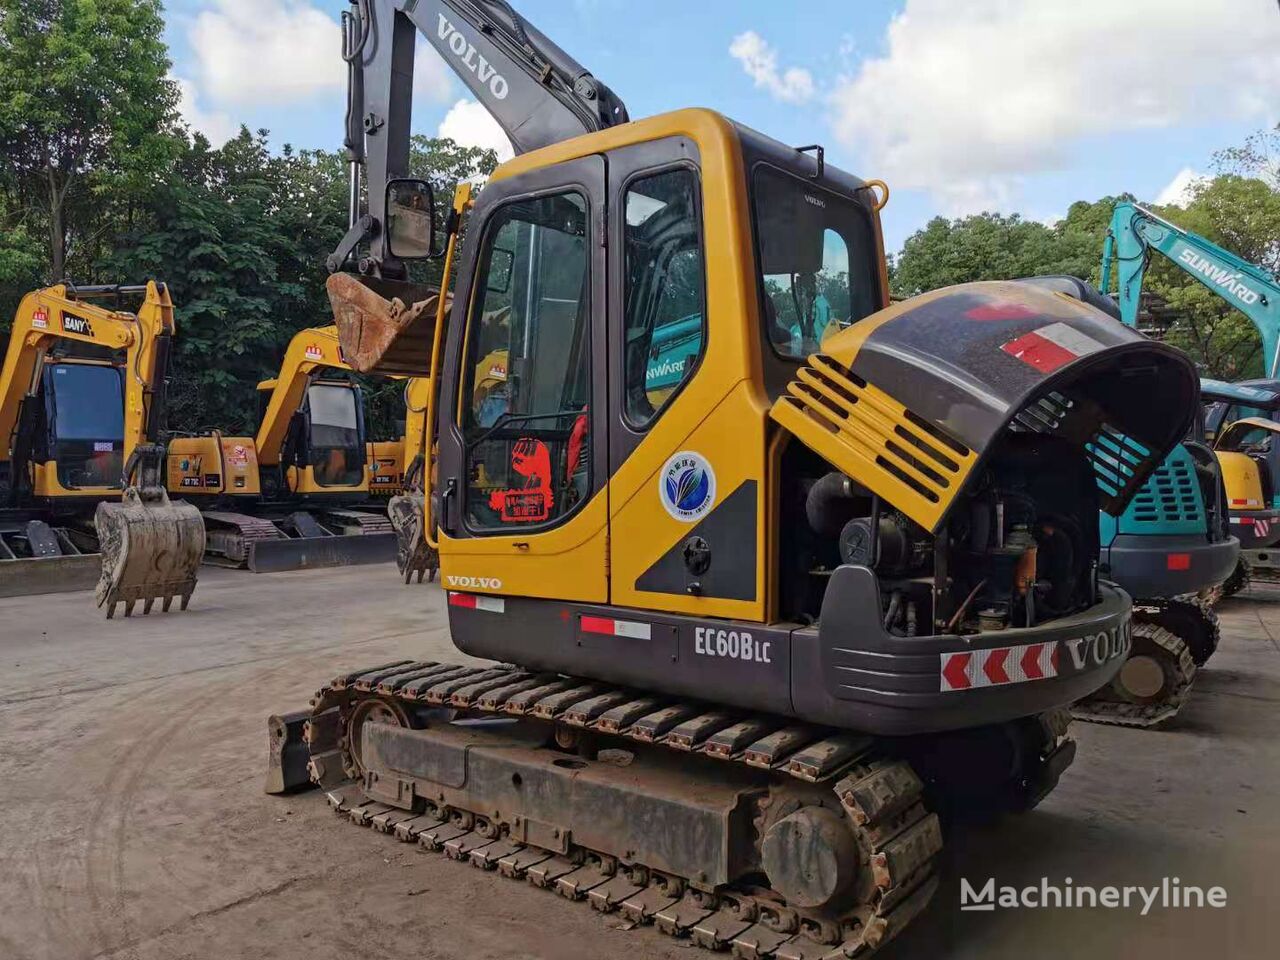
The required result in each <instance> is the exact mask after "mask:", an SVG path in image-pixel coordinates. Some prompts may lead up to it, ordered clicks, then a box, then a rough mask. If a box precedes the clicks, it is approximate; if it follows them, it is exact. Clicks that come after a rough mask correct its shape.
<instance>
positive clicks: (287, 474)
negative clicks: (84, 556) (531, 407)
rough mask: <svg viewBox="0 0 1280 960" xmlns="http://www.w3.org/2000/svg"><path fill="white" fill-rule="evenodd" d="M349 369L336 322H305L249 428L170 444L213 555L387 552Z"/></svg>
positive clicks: (173, 479) (258, 561)
mask: <svg viewBox="0 0 1280 960" xmlns="http://www.w3.org/2000/svg"><path fill="white" fill-rule="evenodd" d="M350 371H351V367H350V366H349V365H348V364H347V362H346V361H345V360H344V359H343V356H342V352H341V349H340V346H339V343H338V336H337V331H336V330H335V329H334V328H333V327H331V326H330V327H316V328H312V329H308V330H302V331H300V332H299V333H297V334H296V335H295V336H294V337H293V339H292V340H291V341H290V343H289V347H288V349H287V350H286V352H285V356H284V359H283V361H282V362H281V364H280V371H279V374H278V375H277V377H276V378H275V379H272V380H264V381H262V382H261V383H260V384H258V398H259V408H260V417H259V426H258V432H257V435H256V436H254V437H229V436H224V435H222V434H221V433H218V432H214V433H211V434H205V435H201V436H193V437H177V438H175V439H174V440H173V441H172V442H171V443H170V444H169V454H168V464H167V478H166V483H167V485H168V488H169V490H170V491H172V492H175V493H177V492H180V493H181V494H182V495H183V496H185V497H188V498H189V499H191V500H192V501H193V502H195V503H197V504H199V505H200V506H201V507H202V508H203V515H204V522H205V525H206V527H207V528H208V545H207V548H206V550H207V556H208V559H209V560H210V562H213V563H218V564H225V565H231V566H239V567H248V568H249V569H250V570H253V571H254V572H258V573H262V572H272V571H279V570H298V569H309V568H313V567H328V566H345V565H348V564H357V563H380V562H385V561H388V560H391V559H393V558H394V557H395V551H396V540H395V534H394V532H393V530H392V528H391V524H390V522H389V520H388V519H387V516H386V513H385V512H384V511H383V510H382V509H380V505H379V504H377V503H372V504H371V503H369V497H370V485H371V471H370V470H369V444H368V441H367V440H366V437H365V427H364V403H363V399H362V395H361V391H360V387H359V385H358V384H357V383H356V382H355V381H354V380H352V379H351V376H350ZM366 506H367V507H369V509H361V508H362V507H366Z"/></svg>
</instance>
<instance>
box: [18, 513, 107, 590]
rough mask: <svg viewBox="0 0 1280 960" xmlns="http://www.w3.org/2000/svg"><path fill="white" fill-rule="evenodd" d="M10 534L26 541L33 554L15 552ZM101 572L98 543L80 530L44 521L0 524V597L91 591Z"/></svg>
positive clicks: (28, 549) (28, 550) (29, 550)
mask: <svg viewBox="0 0 1280 960" xmlns="http://www.w3.org/2000/svg"><path fill="white" fill-rule="evenodd" d="M6 534H8V535H9V536H12V537H14V538H15V539H16V540H18V541H23V540H25V542H26V544H27V545H28V547H27V552H29V554H30V555H29V556H28V555H27V553H26V552H21V551H15V550H14V549H13V548H12V545H11V544H10V543H9V542H6ZM101 571H102V557H101V556H100V555H99V554H98V553H97V550H96V545H94V544H92V543H89V542H87V536H86V535H84V534H81V533H80V532H79V531H76V530H73V529H70V528H63V527H51V526H50V525H49V524H48V523H47V522H45V521H43V520H27V521H25V522H23V521H21V520H19V521H18V522H17V523H16V524H10V525H7V526H4V527H0V597H25V596H30V595H32V594H41V593H66V592H69V591H72V590H91V589H93V586H94V585H95V584H96V583H97V582H98V576H99V574H100V573H101Z"/></svg>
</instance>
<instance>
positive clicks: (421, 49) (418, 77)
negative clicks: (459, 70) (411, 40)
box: [413, 37, 453, 103]
mask: <svg viewBox="0 0 1280 960" xmlns="http://www.w3.org/2000/svg"><path fill="white" fill-rule="evenodd" d="M452 94H453V68H452V67H450V66H449V65H448V64H447V63H445V62H444V57H442V56H440V54H438V53H437V52H436V48H435V47H433V46H431V44H429V43H427V41H426V40H424V39H423V38H422V37H418V46H417V48H416V49H415V51H414V54H413V95H414V100H415V101H416V102H417V103H421V102H422V100H423V98H426V99H429V100H434V101H435V102H436V103H448V102H449V97H450V96H452Z"/></svg>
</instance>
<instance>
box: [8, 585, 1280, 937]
mask: <svg viewBox="0 0 1280 960" xmlns="http://www.w3.org/2000/svg"><path fill="white" fill-rule="evenodd" d="M441 601H442V594H441V592H440V590H439V589H438V588H437V587H435V586H413V587H407V586H404V585H402V584H400V583H399V581H398V580H397V578H396V576H395V571H394V568H391V567H389V566H374V567H360V568H350V569H342V570H331V571H315V572H309V573H288V574H275V575H258V576H255V575H251V574H248V573H238V572H234V571H225V570H207V571H206V572H205V573H204V574H203V578H202V582H201V584H200V587H199V589H198V591H197V593H196V597H195V600H194V601H193V603H192V607H191V609H190V610H189V611H187V612H186V613H182V614H169V615H163V614H158V613H157V614H152V615H151V616H150V617H146V618H134V619H133V620H122V619H117V620H114V621H111V622H107V621H105V620H103V619H102V618H101V614H100V613H99V612H98V611H97V610H96V609H95V608H94V607H93V604H92V601H91V599H90V597H89V595H88V594H83V593H71V594H59V595H51V596H44V597H22V598H11V599H4V600H0V801H3V805H2V806H0V814H2V815H0V865H2V866H0V958H5V960H19V958H33V960H35V958H39V960H44V958H50V960H67V958H80V957H104V958H105V957H110V958H121V960H124V958H128V960H144V958H164V960H174V958H187V957H190V958H202V960H203V958H223V957H226V958H238V957H244V958H252V960H266V958H293V957H300V958H315V960H327V958H334V960H337V958H342V960H351V958H362V957H379V958H381V957H410V956H413V957H425V958H468V960H477V958H489V957H494V958H497V957H503V958H506V957H513V958H514V957H519V958H525V957H527V958H546V960H552V958H555V960H578V958H581V960H587V958H612V957H618V956H622V955H627V956H632V957H644V958H654V960H658V958H672V957H679V958H688V957H690V956H692V955H693V953H692V952H691V950H690V948H689V946H688V945H687V943H684V942H681V941H672V940H669V939H667V938H666V937H663V936H662V935H660V934H658V933H656V932H655V931H653V930H652V929H648V928H637V929H632V930H625V929H622V927H624V926H625V925H624V924H622V923H621V922H620V921H619V919H618V918H617V917H613V916H610V917H606V916H602V915H600V914H598V913H595V912H594V911H592V910H590V909H589V908H587V907H586V906H585V905H584V904H573V903H570V902H568V901H566V900H563V899H560V898H558V897H556V896H554V895H553V894H550V893H547V892H545V891H541V890H537V889H534V888H533V887H531V886H529V885H527V884H522V883H516V882H513V881H510V880H505V879H502V878H500V877H496V876H493V875H491V874H485V873H481V872H480V871H478V870H474V869H472V868H470V867H467V866H464V865H461V864H457V863H454V862H451V861H448V860H445V859H444V858H443V857H440V856H438V855H432V854H425V853H420V852H419V851H418V850H417V849H416V848H414V847H411V846H409V845H403V844H398V843H396V842H394V841H393V840H390V839H389V838H386V837H383V836H380V835H378V834H374V833H372V832H370V831H367V830H360V829H357V828H355V827H352V826H350V825H348V824H346V823H344V822H342V821H340V820H339V819H338V818H336V817H335V816H333V814H331V813H330V812H329V810H328V808H327V806H326V805H325V803H324V800H323V798H322V797H321V796H320V795H319V794H317V793H308V794H302V795H298V796H294V797H289V798H284V799H281V798H276V797H268V796H265V795H264V794H263V793H262V789H261V786H262V775H263V766H264V761H265V747H266V730H265V723H264V719H265V717H266V715H267V714H268V713H269V712H271V711H274V710H279V709H288V708H294V707H298V706H301V705H304V704H305V702H306V700H307V697H308V696H309V694H310V693H311V692H312V691H313V690H314V689H315V688H316V687H317V686H318V685H319V684H321V683H322V682H324V681H326V680H328V679H329V678H330V677H331V676H332V675H334V674H336V673H338V672H341V671H344V670H347V669H350V668H353V667H358V666H361V665H367V664H376V663H380V662H383V661H386V660H391V659H397V658H400V657H422V658H427V657H451V658H452V657H456V656H457V655H456V654H455V653H454V652H453V650H452V648H451V646H450V645H449V642H448V637H447V633H446V629H445V625H444V617H443V612H442V605H441ZM1222 615H1223V621H1224V631H1223V641H1222V648H1221V650H1220V651H1219V653H1218V654H1217V656H1216V657H1215V658H1214V660H1213V661H1212V663H1211V664H1210V666H1209V668H1208V669H1206V670H1205V671H1204V672H1203V673H1202V674H1201V676H1200V678H1199V680H1198V682H1197V686H1196V690H1195V693H1194V695H1193V697H1192V700H1191V702H1190V704H1189V705H1188V706H1187V707H1186V709H1185V710H1184V711H1183V713H1182V715H1181V716H1180V717H1179V718H1178V719H1177V720H1176V721H1175V722H1174V723H1173V724H1171V725H1170V726H1169V727H1168V728H1166V729H1163V730H1159V731H1137V730H1126V729H1120V728H1108V727H1096V726H1085V725H1082V724H1077V725H1076V727H1075V731H1076V735H1077V737H1078V739H1079V740H1080V751H1079V755H1078V758H1077V760H1076V763H1075V766H1074V767H1073V768H1072V769H1071V770H1070V771H1069V773H1068V774H1067V776H1066V777H1065V778H1064V779H1063V782H1062V784H1061V786H1060V787H1059V789H1058V790H1057V791H1056V792H1055V793H1054V794H1053V795H1052V796H1051V797H1050V798H1049V799H1048V800H1046V801H1045V803H1044V804H1043V805H1042V806H1041V807H1040V808H1039V809H1037V810H1036V811H1034V812H1033V813H1031V814H1028V815H1026V816H1023V817H1020V818H1017V819H1015V820H1011V821H1004V822H1002V823H1001V824H999V825H994V826H988V827H984V828H980V829H979V828H970V829H968V830H966V831H965V832H963V833H961V834H959V835H958V836H955V837H953V838H951V841H950V843H949V851H950V852H949V854H948V859H947V865H946V872H945V875H944V878H943V883H942V887H941V889H940V890H939V893H938V895H937V896H936V898H935V899H934V901H933V904H932V906H931V907H930V909H929V911H928V912H927V913H926V914H925V915H924V916H923V917H922V918H921V919H920V920H918V921H917V922H916V924H915V925H914V926H913V927H912V928H911V929H910V930H909V931H908V932H907V933H906V934H905V935H904V936H903V937H902V938H901V939H900V940H899V941H897V942H895V943H894V944H893V945H892V946H891V947H890V948H888V949H886V950H885V951H884V952H883V953H882V954H881V956H884V957H888V958H906V957H930V958H944V957H946V958H960V957H974V958H977V957H982V958H993V957H1010V958H1013V957H1027V956H1034V957H1049V958H1058V957H1063V958H1074V957H1087V958H1090V960H1097V958H1101V957H1116V956H1125V957H1129V958H1146V957H1161V958H1164V960H1183V958H1186V960H1203V958H1205V957H1209V958H1215V960H1216V958H1217V957H1229V958H1232V960H1235V958H1242V957H1263V956H1275V955H1276V949H1277V948H1276V943H1277V942H1278V940H1280V911H1277V909H1276V907H1277V900H1276V895H1275V890H1276V889H1277V887H1276V875H1277V872H1280V804H1278V803H1277V797H1278V796H1280V740H1278V738H1277V734H1278V732H1280V729H1278V728H1280V724H1277V719H1278V716H1277V707H1278V706H1280V645H1278V644H1277V640H1276V637H1277V636H1280V591H1276V590H1269V591H1266V592H1257V591H1255V593H1254V594H1253V595H1251V596H1250V597H1248V598H1246V599H1238V600H1232V601H1229V602H1227V603H1225V604H1224V605H1223V607H1222ZM961 876H963V877H965V878H966V879H967V880H968V881H969V883H971V884H972V885H974V886H978V887H980V886H982V885H983V884H984V883H985V881H986V879H987V878H988V877H991V878H994V879H995V882H996V884H997V885H1014V886H1019V887H1021V886H1026V885H1028V884H1037V885H1038V884H1039V883H1040V878H1041V877H1045V878H1047V880H1048V881H1049V882H1050V883H1052V884H1054V885H1057V886H1060V887H1061V886H1065V885H1066V883H1067V878H1070V879H1071V882H1072V884H1074V885H1075V886H1077V887H1078V886H1081V885H1086V884H1091V885H1095V886H1103V885H1116V886H1123V885H1126V884H1137V885H1143V886H1153V885H1159V884H1160V882H1161V880H1162V878H1164V877H1169V878H1173V877H1177V878H1179V881H1180V883H1181V884H1182V885H1184V886H1185V885H1190V884H1195V885H1200V886H1202V887H1210V886H1214V885H1220V886H1223V887H1224V888H1225V889H1226V891H1227V896H1228V902H1227V905H1226V907H1225V908H1223V909H1217V910H1215V909H1202V910H1174V909H1163V908H1160V907H1156V908H1155V909H1154V910H1152V912H1151V913H1150V914H1149V915H1148V916H1145V917H1143V916H1139V915H1138V912H1137V910H1136V909H1133V910H1129V911H1124V910H1119V909H1114V910H1107V909H1101V908H1099V909H1093V910H1066V909H1056V910H1029V909H1006V910H999V911H996V912H993V913H961V912H960V911H959V909H958V900H959V892H958V891H959V889H960V877H961Z"/></svg>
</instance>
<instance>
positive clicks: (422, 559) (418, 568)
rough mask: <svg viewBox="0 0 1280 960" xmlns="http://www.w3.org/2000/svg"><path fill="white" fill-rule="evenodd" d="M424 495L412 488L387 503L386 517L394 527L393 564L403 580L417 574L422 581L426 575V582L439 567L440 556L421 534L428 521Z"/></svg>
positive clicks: (407, 581)
mask: <svg viewBox="0 0 1280 960" xmlns="http://www.w3.org/2000/svg"><path fill="white" fill-rule="evenodd" d="M426 507H427V498H426V497H425V496H424V495H423V493H422V491H421V490H411V491H409V492H408V493H403V494H399V495H397V496H394V497H392V498H391V500H390V501H388V503H387V516H389V517H390V518H391V525H392V526H393V527H395V530H396V566H397V567H399V568H400V575H401V576H402V577H404V582H405V583H410V582H412V580H413V575H414V574H415V573H416V574H417V575H418V582H419V583H421V582H422V577H423V575H424V574H425V575H426V577H427V581H428V582H431V581H433V580H435V578H436V572H437V571H438V570H439V569H440V556H439V554H438V553H436V551H435V550H432V549H431V547H430V546H428V545H427V540H426V537H425V536H423V528H424V527H425V526H426V522H427V514H426Z"/></svg>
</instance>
